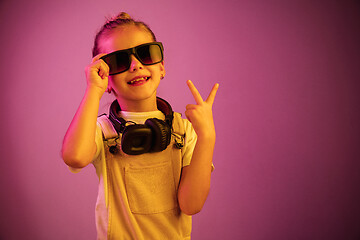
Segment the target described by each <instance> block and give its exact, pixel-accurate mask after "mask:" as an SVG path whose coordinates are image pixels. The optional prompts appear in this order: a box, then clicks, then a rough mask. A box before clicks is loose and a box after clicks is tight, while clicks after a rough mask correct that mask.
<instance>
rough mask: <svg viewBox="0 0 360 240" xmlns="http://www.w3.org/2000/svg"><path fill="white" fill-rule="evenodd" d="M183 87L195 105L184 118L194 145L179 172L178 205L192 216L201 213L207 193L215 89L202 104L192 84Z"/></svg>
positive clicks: (214, 88) (210, 164)
mask: <svg viewBox="0 0 360 240" xmlns="http://www.w3.org/2000/svg"><path fill="white" fill-rule="evenodd" d="M187 84H188V86H189V88H190V91H191V92H192V94H193V96H194V98H195V101H196V103H197V104H195V105H194V104H189V105H187V107H186V112H185V115H186V117H187V118H188V119H189V121H190V122H191V123H192V125H193V127H194V130H195V132H196V134H197V142H196V145H195V149H194V152H193V156H192V159H191V163H190V165H189V166H186V167H184V168H183V170H182V175H181V180H180V185H179V191H178V201H179V205H180V209H181V210H182V211H183V212H184V213H186V214H188V215H193V214H196V213H198V212H200V211H201V209H202V207H203V205H204V203H205V201H206V198H207V196H208V193H209V190H210V180H211V167H212V157H213V151H214V146H215V135H216V134H215V127H214V121H213V116H212V105H213V102H214V99H215V95H216V92H217V89H218V87H219V85H218V84H215V85H214V87H213V89H212V90H211V93H210V95H209V97H208V98H207V99H206V101H203V99H202V98H201V96H200V94H199V92H198V91H197V89H196V88H195V86H194V85H193V83H192V82H191V81H190V80H189V81H188V82H187Z"/></svg>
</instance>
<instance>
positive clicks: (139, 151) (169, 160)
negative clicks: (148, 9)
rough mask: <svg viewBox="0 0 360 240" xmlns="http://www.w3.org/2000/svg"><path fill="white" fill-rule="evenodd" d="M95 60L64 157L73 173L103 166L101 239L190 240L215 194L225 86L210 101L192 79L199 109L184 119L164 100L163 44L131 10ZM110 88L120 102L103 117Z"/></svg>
mask: <svg viewBox="0 0 360 240" xmlns="http://www.w3.org/2000/svg"><path fill="white" fill-rule="evenodd" d="M93 55H94V58H93V60H92V62H91V64H90V65H89V66H88V67H87V68H86V79H87V88H86V92H85V95H84V97H83V100H82V102H81V104H80V106H79V108H78V110H77V112H76V114H75V116H74V118H73V120H72V122H71V124H70V126H69V129H68V131H67V133H66V135H65V138H64V142H63V147H62V157H63V159H64V161H65V163H66V164H67V165H68V166H69V167H70V169H71V170H76V169H81V168H83V167H85V166H87V165H88V164H89V163H92V164H93V165H94V166H95V168H96V173H97V175H98V177H99V180H100V182H99V194H98V199H97V203H96V226H97V232H98V239H190V234H191V215H193V214H196V213H198V212H199V211H200V210H201V209H202V207H203V205H204V203H205V201H206V198H207V195H208V193H209V189H210V178H211V171H212V169H213V165H212V155H213V150H214V145H215V127H214V123H213V117H212V104H213V102H214V99H215V95H216V91H217V89H218V84H215V85H214V87H213V89H212V90H211V92H210V94H209V96H208V98H207V99H206V100H205V101H204V100H203V99H202V98H201V96H200V94H199V92H198V91H197V89H196V88H195V86H194V85H193V83H192V82H191V81H188V82H187V84H188V87H189V89H190V91H191V93H192V95H193V96H194V99H195V102H196V104H189V105H187V107H186V112H185V114H186V117H187V119H188V120H187V119H181V117H180V114H178V113H174V112H172V109H171V106H170V104H168V103H167V102H166V101H165V100H163V99H161V98H158V97H157V95H156V90H157V87H158V85H159V83H160V80H161V79H162V78H164V76H165V67H164V57H163V46H162V44H161V43H160V42H156V38H155V35H154V33H153V32H152V31H151V30H150V28H149V27H148V26H147V25H146V24H145V23H143V22H139V21H135V20H133V19H132V18H130V16H129V15H128V14H126V13H121V14H119V15H118V16H117V17H116V18H114V19H111V20H110V21H108V22H106V24H105V25H104V26H103V27H102V28H101V30H100V31H99V33H98V34H97V35H96V38H95V43H94V49H93ZM106 91H107V92H109V93H111V92H112V93H113V94H114V95H115V97H116V100H115V101H114V102H113V104H112V105H111V107H110V114H109V116H101V117H99V118H98V117H97V115H98V110H99V101H100V99H101V97H102V95H103V94H104V92H106Z"/></svg>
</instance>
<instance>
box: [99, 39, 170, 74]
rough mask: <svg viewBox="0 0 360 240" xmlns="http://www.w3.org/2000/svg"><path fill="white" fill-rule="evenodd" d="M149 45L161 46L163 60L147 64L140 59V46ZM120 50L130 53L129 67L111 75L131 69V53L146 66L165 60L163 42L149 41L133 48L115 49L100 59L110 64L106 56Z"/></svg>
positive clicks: (115, 53)
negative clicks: (138, 51) (138, 50)
mask: <svg viewBox="0 0 360 240" xmlns="http://www.w3.org/2000/svg"><path fill="white" fill-rule="evenodd" d="M148 45H157V46H159V47H160V51H161V60H160V61H157V62H154V63H150V64H146V63H144V62H143V61H142V60H141V59H140V57H139V55H138V53H137V49H138V48H140V47H143V46H148ZM120 52H126V53H127V54H128V57H129V62H128V66H127V68H126V69H125V70H122V71H116V72H114V73H111V74H109V75H115V74H119V73H123V72H126V71H127V70H129V68H130V66H131V55H134V56H135V57H136V59H137V60H139V62H141V64H143V65H145V66H149V65H154V64H157V63H160V62H162V61H164V47H163V45H162V43H161V42H149V43H144V44H140V45H138V46H135V47H132V48H128V49H122V50H118V51H114V52H111V53H109V54H106V55H105V56H102V57H101V58H100V59H102V60H103V61H104V62H105V63H106V64H108V63H107V62H106V58H108V57H111V56H113V55H117V54H118V53H120Z"/></svg>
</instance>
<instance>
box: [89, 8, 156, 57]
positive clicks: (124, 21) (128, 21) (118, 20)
mask: <svg viewBox="0 0 360 240" xmlns="http://www.w3.org/2000/svg"><path fill="white" fill-rule="evenodd" d="M125 25H134V26H137V27H142V28H144V29H145V30H147V31H148V32H149V33H150V35H151V37H152V38H153V41H154V42H155V41H156V37H155V34H154V33H153V31H151V29H150V27H149V26H148V25H147V24H145V23H144V22H141V21H136V20H134V19H132V18H131V17H130V15H129V14H127V13H126V12H121V13H119V14H118V15H117V16H116V17H112V18H110V19H108V20H107V21H106V23H105V24H104V25H103V26H102V27H101V29H100V30H99V32H98V33H97V34H96V36H95V41H94V47H93V50H92V55H93V57H95V56H96V55H98V54H99V53H100V48H99V40H100V39H101V37H102V36H103V35H105V34H109V33H110V32H111V31H112V30H114V29H115V28H117V27H120V26H125Z"/></svg>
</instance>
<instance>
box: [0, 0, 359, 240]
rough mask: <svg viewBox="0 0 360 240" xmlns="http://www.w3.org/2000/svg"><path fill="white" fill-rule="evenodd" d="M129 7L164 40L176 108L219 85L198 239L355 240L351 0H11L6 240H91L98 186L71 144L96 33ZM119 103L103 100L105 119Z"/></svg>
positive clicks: (5, 75) (6, 40) (6, 22)
mask: <svg viewBox="0 0 360 240" xmlns="http://www.w3.org/2000/svg"><path fill="white" fill-rule="evenodd" d="M119 11H127V12H128V13H130V14H131V15H132V16H133V17H134V18H139V19H141V20H143V21H145V22H147V23H148V24H149V25H150V26H151V27H152V29H153V30H154V32H155V33H156V35H157V37H158V39H159V40H160V41H162V42H163V43H164V46H165V54H166V62H165V64H166V70H167V75H166V77H165V79H164V80H163V81H162V83H161V87H160V89H159V96H161V97H163V98H165V99H167V100H168V101H169V102H170V103H171V104H172V106H173V108H174V109H175V110H176V111H178V112H182V113H183V112H184V109H185V106H186V104H188V103H193V102H194V100H193V99H192V96H191V94H190V92H189V90H188V89H187V87H186V84H185V81H186V80H187V79H191V80H193V82H194V83H195V85H196V86H197V87H198V89H199V91H200V92H201V94H202V95H203V96H204V97H206V96H207V94H208V93H209V92H210V89H211V87H212V85H213V84H214V83H215V82H219V83H220V89H219V92H218V95H217V97H216V100H215V104H214V114H215V122H216V129H217V136H218V138H217V145H216V149H215V156H214V164H215V167H216V169H215V172H214V173H213V178H212V189H211V193H210V196H209V198H208V201H207V202H206V205H205V207H204V209H203V211H202V212H201V213H200V214H198V215H196V216H195V217H194V230H193V239H206V240H209V239H217V240H218V239H246V240H262V239H276V240H278V239H280V240H282V239H327V240H328V239H351V240H352V239H360V228H359V226H360V191H359V190H360V188H359V183H360V161H359V160H360V148H359V146H358V145H359V142H360V141H359V140H360V139H359V138H360V128H359V122H360V111H359V110H360V109H359V102H360V101H359V98H360V94H359V90H360V84H359V81H360V70H359V69H360V60H359V59H360V57H359V56H360V47H359V43H360V33H359V32H360V4H359V1H355V0H344V1H336V0H327V1H316V0H314V1H313V0H312V1H310V0H308V1H300V0H293V1H292V0H290V1H288V0H283V1H281V0H278V1H276V0H271V1H268V0H246V1H245V0H244V1H242V0H228V1H221V0H210V1H205V0H204V1H194V0H181V1H171V0H153V1H135V0H131V1H130V0H124V1H115V0H112V1H111V0H101V1H100V0H98V1H93V0H80V1H76V0H71V1H70V0H62V1H48V0H32V1H26V0H2V1H1V2H0V29H1V37H0V43H1V60H0V71H1V74H2V77H1V80H0V81H1V88H0V91H1V94H0V104H1V113H2V115H1V145H0V151H1V168H0V169H1V170H0V187H1V198H0V199H1V200H0V215H1V218H0V228H1V229H0V239H6V240H7V239H40V240H42V239H44V240H47V239H52V240H57V239H59V240H63V239H95V237H96V231H95V222H94V206H95V201H96V195H97V182H98V180H97V177H96V175H95V171H94V168H93V167H92V166H88V167H87V168H85V169H84V170H83V171H82V172H81V173H79V174H72V173H70V172H69V171H68V169H67V167H66V165H65V164H64V163H63V162H62V160H61V158H60V149H61V142H62V138H63V136H64V134H65V131H66V129H67V127H68V125H69V123H70V121H71V119H72V117H73V115H74V113H75V111H76V109H77V107H78V105H79V103H80V100H81V98H82V95H83V93H84V90H85V86H86V83H85V77H84V68H85V66H86V65H87V64H88V63H89V62H90V59H91V48H92V44H93V38H94V36H95V32H96V31H97V29H98V28H100V27H101V25H102V24H103V22H104V19H105V18H104V16H110V15H112V14H116V13H118V12H119ZM111 99H112V98H111V97H109V96H106V97H105V98H104V99H103V100H102V103H101V108H102V111H105V112H107V107H108V105H109V103H110V101H111Z"/></svg>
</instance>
